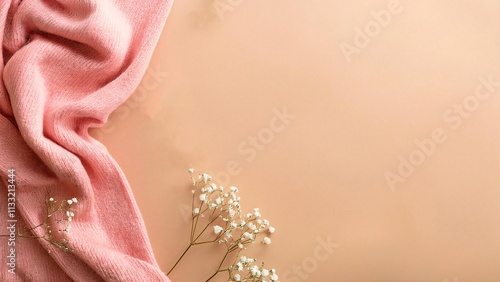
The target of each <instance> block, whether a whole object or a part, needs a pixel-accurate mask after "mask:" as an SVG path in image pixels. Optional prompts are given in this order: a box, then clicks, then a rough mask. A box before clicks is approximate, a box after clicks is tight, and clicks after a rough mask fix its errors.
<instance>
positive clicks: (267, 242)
mask: <svg viewBox="0 0 500 282" xmlns="http://www.w3.org/2000/svg"><path fill="white" fill-rule="evenodd" d="M262 243H264V244H265V245H269V244H271V239H270V238H268V237H264V240H262Z"/></svg>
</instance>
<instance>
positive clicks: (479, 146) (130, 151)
mask: <svg viewBox="0 0 500 282" xmlns="http://www.w3.org/2000/svg"><path fill="white" fill-rule="evenodd" d="M390 2H391V1H386V0H384V1H380V0H369V1H366V0H365V1H337V0H308V1H295V0H274V1H267V0H252V1H249V0H216V1H215V3H217V4H218V5H220V7H223V8H224V7H225V8H228V7H230V8H231V10H230V11H225V13H223V14H222V13H220V14H217V13H216V12H214V9H213V3H214V2H213V1H212V0H202V1H200V0H183V1H177V2H176V3H175V4H174V7H173V9H172V12H171V16H170V18H169V19H168V22H167V25H166V27H165V30H164V32H163V35H162V37H161V39H160V42H159V44H158V47H157V49H156V52H155V54H154V56H153V59H152V61H151V67H150V69H149V71H148V73H147V74H146V75H145V77H144V81H143V83H142V84H141V86H140V87H139V89H138V90H137V91H136V93H135V94H134V95H133V96H132V97H131V98H130V100H129V101H128V102H127V103H126V104H124V105H122V106H121V107H120V108H119V109H118V110H117V111H116V113H114V114H113V115H112V117H111V118H110V121H109V124H108V125H107V126H106V127H105V128H104V129H100V130H96V131H94V132H93V134H94V135H95V136H96V137H97V138H98V139H99V140H102V142H103V143H104V144H105V145H106V146H107V147H108V148H109V151H110V152H111V153H112V154H113V155H114V156H115V157H116V159H117V161H118V162H119V164H120V165H121V166H122V168H123V170H124V171H125V173H126V175H127V176H128V178H129V180H130V183H131V185H132V188H133V190H134V193H135V195H136V198H137V201H138V203H139V206H140V208H141V210H142V212H143V215H144V218H145V221H146V224H147V227H148V232H149V234H150V237H151V241H152V244H153V247H154V249H155V254H156V256H157V259H158V262H159V263H160V265H161V267H162V269H164V270H165V271H167V270H168V268H169V267H170V266H171V265H172V263H173V262H174V261H175V259H176V258H177V257H178V256H179V255H180V253H181V252H182V250H183V248H184V247H185V245H186V244H187V240H188V233H189V222H188V221H186V219H185V216H186V209H187V208H186V207H187V206H186V205H188V204H189V199H190V198H189V197H190V193H189V186H188V185H189V178H188V175H187V173H186V169H187V168H188V167H190V166H193V167H195V168H196V169H197V170H198V171H208V172H211V173H213V174H214V175H222V174H221V173H223V172H225V171H226V172H227V169H226V165H227V163H228V162H230V161H236V162H238V163H239V167H240V169H239V173H237V175H232V176H231V177H230V183H231V184H233V185H236V186H238V187H239V188H240V190H241V194H242V197H243V203H242V204H243V207H244V209H251V208H253V207H256V206H258V207H260V209H261V211H262V213H263V215H264V216H265V217H266V218H268V219H269V220H270V221H271V222H272V223H273V225H275V226H276V228H277V233H276V234H274V235H273V244H272V245H270V246H269V248H268V249H267V250H264V251H262V250H259V251H258V258H259V259H263V260H265V261H266V262H267V264H268V265H269V266H274V267H276V268H277V269H278V271H279V274H281V281H292V282H294V281H295V282H296V281H345V282H352V281H354V282H357V281H360V282H361V281H367V282H368V281H370V282H371V281H381V282H388V281H389V282H392V281H398V282H399V281H400V282H403V281H405V282H406V281H419V282H420V281H426V282H434V281H435V282H438V281H439V282H441V281H453V282H458V281H460V282H466V281H500V267H499V264H498V262H499V261H500V186H499V184H500V177H499V173H498V169H499V167H500V97H499V96H498V94H500V87H497V88H496V90H497V91H496V93H494V94H493V95H491V97H489V98H487V99H485V100H483V101H479V105H478V106H477V109H475V110H473V111H471V112H470V113H468V114H470V116H469V117H468V118H463V123H462V124H461V125H460V126H457V128H456V129H454V128H452V126H453V125H455V123H454V122H451V121H446V120H445V119H443V114H445V113H446V112H447V110H448V109H450V108H451V109H453V106H454V105H455V104H461V103H463V102H464V99H466V97H468V96H471V95H473V94H474V91H475V89H476V87H478V85H480V81H479V79H478V77H480V76H483V77H488V76H489V75H492V77H493V79H494V80H495V79H496V80H497V81H500V71H499V68H500V48H499V47H500V37H499V33H500V20H499V18H498V12H499V11H500V3H499V2H496V1H486V0H483V1H452V0H446V1H445V0H442V1H435V0H432V1H431V0H423V1H400V4H399V5H400V6H401V8H400V9H402V11H400V13H398V14H392V19H391V21H390V22H389V23H388V24H387V26H385V27H382V28H381V30H380V32H379V34H377V35H374V36H373V37H372V38H370V42H369V44H368V45H367V46H365V47H363V48H359V50H358V51H359V53H355V54H352V56H350V59H351V62H348V60H347V59H346V56H344V54H343V52H342V49H341V44H343V43H345V44H351V45H353V46H355V45H354V37H355V34H356V32H355V28H356V27H359V28H361V29H364V28H365V26H366V25H370V24H372V23H370V22H371V21H372V20H373V15H372V14H371V12H379V11H380V10H382V9H387V7H388V5H393V4H390ZM495 2H496V4H493V3H495ZM221 3H222V4H221ZM224 5H226V6H224ZM227 5H229V6H227ZM394 5H396V6H397V4H394ZM396 6H394V7H396ZM372 28H376V26H373V27H372ZM376 31H377V30H376V29H374V30H373V32H376ZM344 46H345V45H344ZM167 74H168V75H167ZM484 91H485V89H483V92H484ZM485 93H486V92H485ZM467 101H469V102H470V101H473V100H470V99H469V100H467ZM283 108H286V110H287V112H288V113H290V114H292V115H294V118H293V119H290V122H289V124H288V125H287V126H286V127H285V128H284V129H283V130H281V131H280V132H275V133H274V136H273V137H272V139H271V140H270V141H269V143H268V144H266V145H265V147H264V148H260V149H261V150H259V151H256V152H257V154H256V156H255V157H254V158H250V153H248V152H247V153H244V154H242V153H241V152H240V151H241V150H238V148H239V146H244V148H249V147H247V146H249V145H247V144H244V142H247V141H248V138H249V137H250V136H257V135H258V134H259V133H260V132H264V131H265V132H267V133H269V131H268V130H266V129H265V128H269V124H270V122H271V121H272V120H273V116H275V112H274V109H277V110H280V111H281V110H282V109H283ZM457 116H458V115H454V117H457ZM278 125H279V123H278ZM435 128H441V129H442V130H443V132H444V135H445V136H446V140H445V142H443V143H442V144H437V146H436V149H435V150H434V151H433V152H432V153H431V154H430V155H429V156H426V157H425V160H424V162H423V164H421V165H420V166H418V167H416V168H415V171H414V172H413V174H411V175H410V176H408V177H406V178H404V179H405V181H404V183H397V184H396V187H395V190H394V191H392V190H391V189H390V187H389V185H388V183H387V181H386V179H385V177H384V173H385V172H387V171H390V172H393V173H397V170H398V165H399V162H400V161H399V160H398V158H399V156H402V157H404V158H405V159H408V158H409V156H410V154H411V153H412V152H414V151H415V150H417V149H418V147H417V145H415V143H414V142H415V140H416V139H419V140H423V139H426V138H432V131H433V130H434V129H435ZM280 129H281V128H280ZM263 130H264V131H263ZM262 134H264V135H265V134H266V133H262ZM264 135H263V136H264ZM264 137H267V136H264ZM266 141H268V140H266ZM241 144H243V145H241ZM415 154H418V153H415ZM415 156H416V155H415ZM219 180H223V179H222V178H221V177H219ZM223 182H224V181H223ZM328 237H329V238H330V239H331V241H333V242H335V243H338V244H339V245H340V246H339V247H338V248H337V249H335V250H334V251H333V252H332V253H331V254H329V256H328V257H327V258H325V257H321V258H318V257H317V256H315V253H314V252H315V250H316V248H317V246H318V242H317V240H318V239H321V238H323V239H325V240H326V238H328ZM195 252H196V251H195ZM195 252H193V253H191V254H190V255H188V257H187V259H186V261H184V262H183V263H182V264H181V265H180V267H179V268H178V269H177V270H176V271H175V272H174V273H173V275H172V276H171V278H172V279H174V281H204V280H203V278H206V277H207V276H208V275H209V273H210V270H211V269H213V267H214V266H215V264H216V262H215V261H214V260H213V257H214V256H213V252H212V250H211V249H210V248H204V249H202V250H201V252H200V253H198V254H196V253H195ZM211 254H212V256H210V255H211ZM322 254H323V253H322ZM210 258H212V261H211V259H210ZM320 260H321V261H320ZM314 262H317V267H315V264H314ZM205 264H206V265H205ZM294 266H297V267H294ZM298 267H300V271H301V273H299V272H298V270H297V269H298ZM314 268H315V269H314Z"/></svg>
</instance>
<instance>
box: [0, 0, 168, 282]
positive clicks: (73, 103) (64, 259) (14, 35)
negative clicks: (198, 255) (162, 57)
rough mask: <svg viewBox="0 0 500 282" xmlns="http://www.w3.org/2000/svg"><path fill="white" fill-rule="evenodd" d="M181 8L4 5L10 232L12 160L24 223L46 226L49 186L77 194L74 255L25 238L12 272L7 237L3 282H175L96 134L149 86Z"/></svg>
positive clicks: (0, 96)
mask: <svg viewBox="0 0 500 282" xmlns="http://www.w3.org/2000/svg"><path fill="white" fill-rule="evenodd" d="M171 5H172V0H148V1H133V0H24V1H22V0H1V1H0V33H1V34H0V40H1V43H2V57H0V60H2V63H1V64H0V73H1V75H2V81H1V82H0V178H1V181H0V193H1V195H0V230H1V231H0V234H6V233H7V228H6V227H7V220H8V218H7V199H6V195H7V179H8V177H7V175H8V169H10V168H14V169H16V181H17V183H16V184H17V188H16V201H17V202H16V204H17V205H16V208H17V212H16V219H17V220H18V221H17V226H18V227H21V226H23V225H27V226H35V225H37V224H39V223H41V222H43V220H44V218H45V198H46V192H47V191H49V192H50V195H51V196H52V197H54V198H57V199H70V198H72V197H76V198H77V199H78V204H76V205H75V209H76V212H75V214H76V216H75V218H74V220H73V223H72V229H71V231H70V232H69V233H68V234H67V235H66V238H67V239H68V241H69V242H70V245H71V247H72V248H73V249H74V251H73V252H72V253H64V252H62V251H61V250H59V249H57V248H55V247H54V246H52V245H51V244H50V243H48V242H46V241H44V240H41V239H38V240H37V239H26V238H18V239H17V240H16V246H15V247H16V259H17V260H16V269H15V273H16V274H15V275H13V274H11V273H8V272H7V270H8V266H7V264H6V262H7V260H6V256H7V255H8V252H7V250H8V249H9V247H8V246H7V238H5V237H3V238H0V251H1V252H2V253H1V254H0V256H1V258H2V259H1V262H2V263H1V264H0V281H134V282H137V281H147V282H152V281H169V279H168V278H167V277H166V276H165V274H164V273H163V272H162V271H161V270H160V268H159V266H158V264H157V262H156V261H155V258H154V255H153V251H152V248H151V245H150V242H149V240H148V236H147V233H146V229H145V225H144V222H143V220H142V217H141V215H140V212H139V210H138V207H137V204H136V202H135V200H134V198H133V195H132V192H131V189H130V187H129V184H128V182H127V180H126V178H125V176H124V174H123V172H122V171H121V170H120V168H119V166H118V165H117V163H116V162H115V161H114V160H113V158H112V157H111V156H110V154H109V153H108V152H107V150H106V148H105V147H104V146H103V145H102V144H100V143H99V142H97V141H96V140H94V139H93V138H92V137H91V136H90V135H89V134H88V130H89V128H92V127H100V126H102V125H103V124H104V123H105V122H106V121H107V118H108V116H109V115H110V113H111V112H112V111H113V110H114V109H116V108H117V107H118V106H119V105H120V104H121V103H123V102H124V101H125V100H126V99H127V98H128V96H129V95H131V94H132V93H133V91H134V89H135V88H136V87H137V85H138V84H139V82H140V80H141V78H142V76H143V74H144V72H145V70H146V68H147V65H148V63H149V60H150V58H151V55H152V52H153V49H154V47H155V45H156V43H157V41H158V37H159V35H160V32H161V30H162V27H163V25H164V23H165V21H166V18H167V15H168V13H169V10H170V7H171ZM33 233H34V235H35V236H42V235H43V234H44V232H43V229H42V228H37V229H35V230H34V231H33ZM48 250H51V252H50V253H49V252H48Z"/></svg>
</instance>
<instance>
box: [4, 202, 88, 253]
mask: <svg viewBox="0 0 500 282" xmlns="http://www.w3.org/2000/svg"><path fill="white" fill-rule="evenodd" d="M76 203H78V200H77V199H76V198H71V199H68V200H56V199H54V198H52V197H49V193H47V196H46V199H45V208H46V209H45V219H44V220H43V222H42V223H40V224H38V225H36V226H34V227H31V228H28V227H26V226H24V227H23V228H21V229H20V230H19V232H18V233H17V235H16V237H19V238H29V239H42V240H45V241H47V242H49V243H50V244H52V245H53V246H55V247H56V248H58V249H60V250H62V251H64V252H71V251H72V249H71V247H70V245H69V242H68V240H67V239H66V238H64V237H65V234H66V233H69V232H70V230H71V222H72V221H73V219H74V217H75V210H74V206H75V204H76ZM37 228H43V235H42V236H35V235H33V233H32V231H33V230H35V229H37ZM0 236H1V237H4V236H10V235H0ZM48 252H49V253H50V250H49V251H48Z"/></svg>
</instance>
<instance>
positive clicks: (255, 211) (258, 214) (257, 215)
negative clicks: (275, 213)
mask: <svg viewBox="0 0 500 282" xmlns="http://www.w3.org/2000/svg"><path fill="white" fill-rule="evenodd" d="M253 210H254V213H253V214H254V215H255V217H257V218H259V217H260V212H259V209H258V208H255V209H253Z"/></svg>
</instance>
